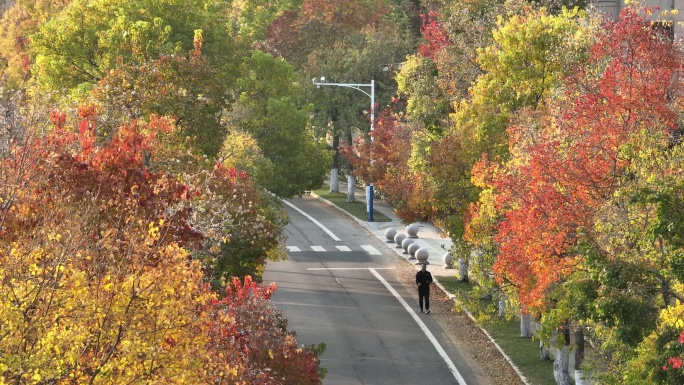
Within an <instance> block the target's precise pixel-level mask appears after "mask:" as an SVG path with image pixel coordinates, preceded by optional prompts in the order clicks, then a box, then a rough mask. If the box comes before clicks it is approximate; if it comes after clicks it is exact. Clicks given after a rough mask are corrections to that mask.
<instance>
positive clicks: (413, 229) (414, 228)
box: [406, 223, 418, 238]
mask: <svg viewBox="0 0 684 385" xmlns="http://www.w3.org/2000/svg"><path fill="white" fill-rule="evenodd" d="M406 234H408V237H409V238H418V224H417V223H411V224H410V225H408V226H406Z"/></svg>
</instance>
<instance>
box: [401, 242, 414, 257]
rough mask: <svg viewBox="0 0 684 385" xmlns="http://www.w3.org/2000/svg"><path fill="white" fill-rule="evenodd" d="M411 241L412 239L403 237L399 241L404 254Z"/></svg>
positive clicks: (406, 252)
mask: <svg viewBox="0 0 684 385" xmlns="http://www.w3.org/2000/svg"><path fill="white" fill-rule="evenodd" d="M412 243H413V239H411V238H405V239H404V240H403V241H401V247H403V248H404V254H408V247H409V245H411V244H412Z"/></svg>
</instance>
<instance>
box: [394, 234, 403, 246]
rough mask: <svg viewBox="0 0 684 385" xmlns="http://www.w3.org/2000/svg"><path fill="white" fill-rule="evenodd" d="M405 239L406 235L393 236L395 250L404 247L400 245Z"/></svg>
mask: <svg viewBox="0 0 684 385" xmlns="http://www.w3.org/2000/svg"><path fill="white" fill-rule="evenodd" d="M404 239H406V234H404V233H398V234H397V235H395V236H394V243H396V244H397V246H396V248H397V249H400V248H402V247H404V246H402V245H401V243H402V242H403V241H404Z"/></svg>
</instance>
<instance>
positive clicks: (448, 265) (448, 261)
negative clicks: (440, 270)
mask: <svg viewBox="0 0 684 385" xmlns="http://www.w3.org/2000/svg"><path fill="white" fill-rule="evenodd" d="M443 260H444V268H445V269H453V268H454V267H453V266H452V264H453V263H454V257H453V256H452V255H451V253H449V252H447V253H446V254H444V257H443Z"/></svg>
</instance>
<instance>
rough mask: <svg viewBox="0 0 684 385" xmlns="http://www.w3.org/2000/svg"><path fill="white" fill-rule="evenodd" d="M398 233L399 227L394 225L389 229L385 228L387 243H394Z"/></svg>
mask: <svg viewBox="0 0 684 385" xmlns="http://www.w3.org/2000/svg"><path fill="white" fill-rule="evenodd" d="M396 235H397V229H395V228H394V227H390V228H389V229H387V230H385V238H387V243H393V242H394V237H395V236H396Z"/></svg>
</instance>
